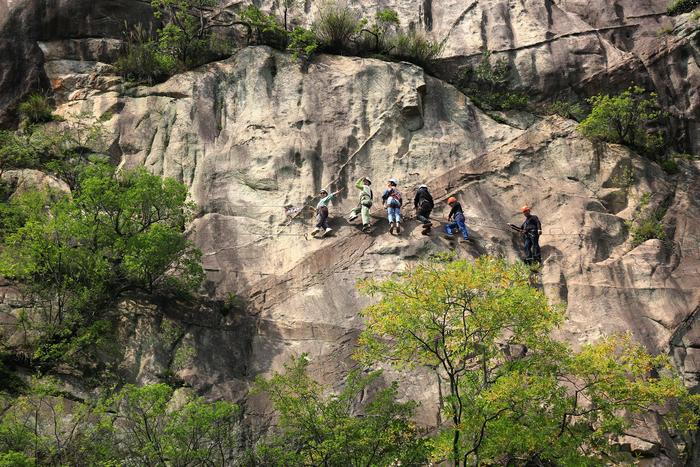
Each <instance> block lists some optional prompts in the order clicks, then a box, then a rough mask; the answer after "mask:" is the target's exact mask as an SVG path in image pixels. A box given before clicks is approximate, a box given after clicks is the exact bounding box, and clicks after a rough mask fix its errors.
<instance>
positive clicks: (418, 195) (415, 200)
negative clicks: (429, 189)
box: [413, 192, 420, 209]
mask: <svg viewBox="0 0 700 467" xmlns="http://www.w3.org/2000/svg"><path fill="white" fill-rule="evenodd" d="M419 201H420V192H419V193H416V196H414V197H413V207H414V208H416V209H418V202H419Z"/></svg>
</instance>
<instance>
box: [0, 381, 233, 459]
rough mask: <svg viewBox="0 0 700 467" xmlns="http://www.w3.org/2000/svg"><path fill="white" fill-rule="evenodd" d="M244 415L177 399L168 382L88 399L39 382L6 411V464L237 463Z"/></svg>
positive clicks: (225, 405) (0, 426)
mask: <svg viewBox="0 0 700 467" xmlns="http://www.w3.org/2000/svg"><path fill="white" fill-rule="evenodd" d="M239 418H240V411H239V409H238V406H236V405H235V404H232V403H230V402H225V401H217V402H207V401H205V400H204V399H202V398H200V397H195V396H192V395H191V394H185V395H184V397H182V394H180V395H179V396H178V397H174V391H173V389H172V388H170V387H168V386H166V385H164V384H152V385H146V386H142V387H136V386H132V385H126V386H125V387H123V388H122V389H121V390H119V391H117V392H114V393H112V394H107V395H105V396H103V397H101V398H91V399H89V400H87V401H84V402H82V401H70V400H68V399H65V398H64V397H62V395H61V393H60V391H59V390H58V386H57V385H56V384H55V383H53V382H51V381H41V380H35V381H34V382H33V385H32V387H31V389H30V391H29V393H28V394H26V395H22V396H20V397H18V398H17V399H15V400H13V401H11V403H10V404H9V405H8V406H6V407H3V410H2V411H0V452H2V453H4V454H0V466H2V465H8V466H9V465H37V464H38V465H147V466H156V465H158V466H166V465H167V466H173V467H179V466H188V465H219V466H227V465H236V464H237V460H238V458H239V457H240V446H239V445H240V430H239ZM3 462H5V463H4V464H3ZM13 462H14V463H13Z"/></svg>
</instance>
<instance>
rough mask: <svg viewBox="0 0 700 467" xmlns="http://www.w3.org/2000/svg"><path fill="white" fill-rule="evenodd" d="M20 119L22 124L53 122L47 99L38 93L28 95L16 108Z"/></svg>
mask: <svg viewBox="0 0 700 467" xmlns="http://www.w3.org/2000/svg"><path fill="white" fill-rule="evenodd" d="M18 112H19V116H20V119H21V120H22V121H23V122H26V123H29V124H33V123H45V122H50V121H51V120H53V109H52V107H51V104H50V103H49V98H48V97H46V96H45V95H43V94H40V93H38V92H37V93H33V94H30V95H29V97H27V99H26V100H25V101H23V102H22V103H21V104H20V105H19V108H18Z"/></svg>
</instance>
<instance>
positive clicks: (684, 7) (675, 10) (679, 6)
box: [668, 0, 700, 16]
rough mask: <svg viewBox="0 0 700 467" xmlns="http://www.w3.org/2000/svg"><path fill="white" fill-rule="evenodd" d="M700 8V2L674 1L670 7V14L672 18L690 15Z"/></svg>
mask: <svg viewBox="0 0 700 467" xmlns="http://www.w3.org/2000/svg"><path fill="white" fill-rule="evenodd" d="M699 6H700V0H674V1H673V3H671V4H670V5H669V6H668V14H669V15H671V16H676V15H680V14H681V13H688V12H690V11H693V10H694V9H696V8H697V7H699Z"/></svg>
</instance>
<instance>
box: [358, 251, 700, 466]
mask: <svg viewBox="0 0 700 467" xmlns="http://www.w3.org/2000/svg"><path fill="white" fill-rule="evenodd" d="M529 276H530V272H529V270H528V269H527V267H525V266H524V265H522V264H517V265H508V264H507V263H505V262H504V261H503V260H500V259H495V258H489V257H483V258H480V259H478V260H477V261H476V262H474V263H471V262H468V261H466V260H460V261H453V262H448V263H446V264H444V263H437V262H430V263H424V264H421V265H419V266H417V267H415V268H413V269H412V270H410V271H408V272H406V273H404V274H403V275H401V276H400V277H398V278H391V279H386V280H382V281H367V282H364V283H363V284H362V286H361V288H362V290H364V291H365V292H367V293H369V294H370V295H373V296H377V297H378V298H379V301H378V302H377V303H376V304H374V305H371V306H369V307H367V308H366V309H364V310H363V315H364V316H365V318H366V320H367V321H366V324H367V329H366V331H365V332H364V333H363V334H362V336H361V339H360V344H361V350H360V351H359V354H358V357H359V358H360V359H361V360H363V361H366V362H373V361H385V362H389V363H392V364H394V365H396V366H398V367H403V368H411V367H414V366H424V367H428V368H432V369H435V371H437V373H438V375H439V376H440V379H441V384H442V386H443V387H444V389H443V392H444V393H445V394H446V396H445V397H444V399H443V400H442V401H440V402H441V404H442V406H443V411H444V413H445V415H446V416H447V419H448V420H449V423H446V424H445V425H444V426H442V427H439V428H440V432H439V435H438V437H437V439H436V440H435V441H434V442H435V446H436V449H435V451H434V456H435V460H437V461H439V460H449V461H450V462H451V463H453V464H455V465H493V464H498V465H510V464H512V463H515V464H518V465H528V464H529V463H535V464H539V465H550V464H557V465H594V464H598V463H600V462H604V461H606V462H607V460H614V459H615V458H616V456H618V454H619V453H618V449H617V447H616V446H615V445H614V444H613V443H612V441H613V440H614V439H615V436H617V435H621V434H623V433H624V430H625V429H626V428H627V427H628V426H629V424H630V422H629V420H630V418H628V416H631V415H634V414H639V413H644V412H645V411H646V410H647V409H651V408H658V407H664V406H666V405H665V404H666V403H667V402H671V401H675V405H674V404H669V406H674V407H675V409H674V410H675V412H674V411H671V412H673V413H668V414H667V417H666V419H665V420H666V422H667V423H669V424H671V422H675V423H674V426H673V428H674V429H677V430H686V429H690V428H692V427H693V425H694V424H695V423H696V422H697V417H696V416H695V414H694V413H693V411H692V410H691V409H692V408H694V407H696V406H697V402H698V401H697V399H696V397H695V396H692V397H691V396H689V395H688V393H687V390H686V389H685V387H684V386H683V384H682V382H681V380H680V379H679V378H677V377H676V376H675V375H673V374H672V370H671V366H670V364H669V362H668V360H667V358H665V357H663V356H659V357H652V356H650V355H648V354H647V353H646V352H645V351H644V349H643V348H642V347H641V346H639V345H636V344H634V343H633V342H632V341H631V339H630V338H629V336H623V337H617V338H609V339H604V340H602V341H601V342H599V343H597V344H593V345H589V346H586V347H584V349H583V350H582V351H581V352H580V353H574V352H572V351H571V349H569V348H568V347H567V346H566V345H565V344H562V343H558V342H556V341H554V340H553V339H551V337H550V332H551V331H552V330H553V329H554V328H555V327H556V326H557V325H558V324H559V323H560V322H561V321H562V314H561V312H560V311H558V310H557V309H555V308H552V307H551V306H550V305H549V304H548V303H547V300H546V298H545V296H544V294H542V293H541V292H540V291H538V290H534V289H532V288H531V287H530V286H529ZM623 414H626V415H627V416H625V415H623Z"/></svg>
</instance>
